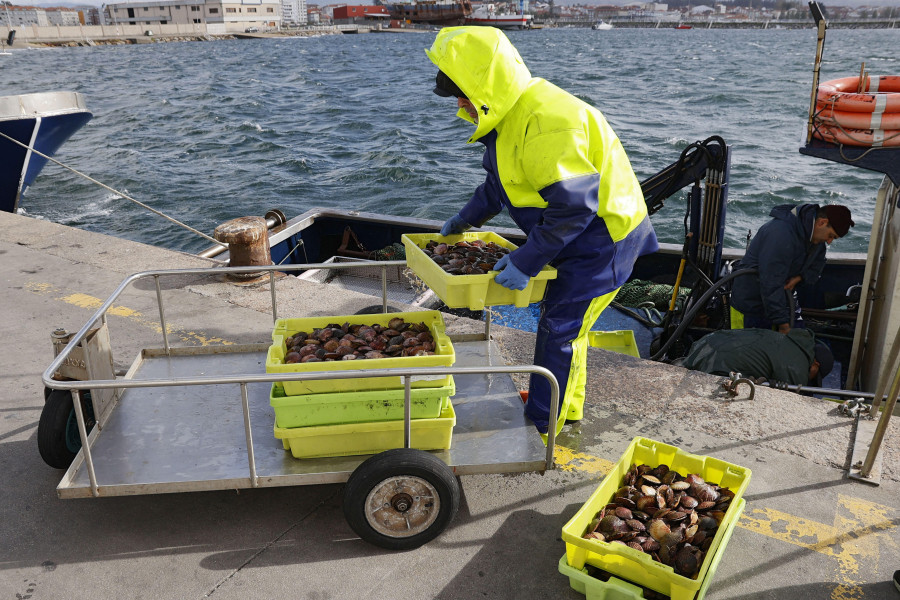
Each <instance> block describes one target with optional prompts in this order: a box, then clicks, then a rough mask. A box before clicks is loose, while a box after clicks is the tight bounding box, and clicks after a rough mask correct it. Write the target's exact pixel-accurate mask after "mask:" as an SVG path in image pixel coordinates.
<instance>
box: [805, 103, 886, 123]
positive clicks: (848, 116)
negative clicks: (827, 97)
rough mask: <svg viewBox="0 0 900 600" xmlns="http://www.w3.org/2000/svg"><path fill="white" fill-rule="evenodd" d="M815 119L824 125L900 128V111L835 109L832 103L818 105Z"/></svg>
mask: <svg viewBox="0 0 900 600" xmlns="http://www.w3.org/2000/svg"><path fill="white" fill-rule="evenodd" d="M815 120H816V122H817V123H820V124H823V125H826V126H827V125H831V126H834V125H840V126H841V127H843V128H845V129H900V112H895V113H881V112H874V113H865V112H848V111H842V110H834V109H833V108H831V105H830V104H829V105H827V106H823V105H821V104H817V105H816V114H815Z"/></svg>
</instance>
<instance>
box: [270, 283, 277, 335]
mask: <svg viewBox="0 0 900 600" xmlns="http://www.w3.org/2000/svg"><path fill="white" fill-rule="evenodd" d="M269 288H270V290H271V291H272V322H273V323H277V322H278V304H277V302H276V300H275V271H269Z"/></svg>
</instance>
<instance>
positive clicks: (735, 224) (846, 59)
mask: <svg viewBox="0 0 900 600" xmlns="http://www.w3.org/2000/svg"><path fill="white" fill-rule="evenodd" d="M434 35H435V34H434V33H433V32H431V33H422V34H368V35H328V36H321V37H313V38H301V37H298V38H277V39H258V40H221V41H214V42H171V43H157V44H143V45H133V46H96V47H81V48H54V49H42V50H20V51H15V52H13V55H12V56H8V57H4V58H5V60H4V61H3V62H2V63H0V95H12V94H21V93H29V92H41V91H50V90H71V91H78V92H81V93H82V94H84V96H85V99H86V102H87V105H88V107H89V108H90V109H91V110H92V111H93V113H94V118H93V120H92V121H91V122H90V123H89V124H88V125H87V126H86V127H84V128H83V129H82V130H80V131H79V132H77V133H76V134H75V135H74V136H73V137H72V138H71V139H70V140H69V141H68V142H67V143H66V144H65V145H64V146H63V147H62V148H61V150H60V151H59V153H58V154H57V158H58V159H59V160H60V161H62V162H63V163H65V164H67V165H69V166H71V167H72V168H75V169H77V170H79V171H82V172H84V173H85V174H87V175H90V176H91V177H93V178H95V179H97V180H99V181H102V182H103V183H105V184H107V185H108V186H110V187H112V188H114V189H116V190H120V191H122V192H124V193H126V194H128V195H130V196H132V197H134V198H135V199H137V200H140V201H141V202H144V203H146V204H149V205H151V206H153V207H154V208H156V209H158V210H160V211H162V212H164V213H166V214H168V215H171V216H172V217H174V218H176V219H179V220H181V221H183V222H185V223H187V224H189V225H191V226H192V227H195V228H197V229H199V230H201V231H204V232H206V233H211V232H212V230H213V229H214V228H215V226H216V225H218V224H219V223H222V222H224V221H227V220H229V219H232V218H235V217H240V216H246V215H262V214H264V213H265V212H266V211H267V210H268V209H270V208H280V209H281V210H283V211H284V212H285V213H286V214H287V215H288V216H294V215H297V214H300V213H301V212H303V211H306V210H308V209H310V208H313V207H329V208H342V209H357V210H363V211H369V212H378V213H388V214H394V215H399V216H413V217H425V218H433V219H446V218H448V217H450V216H451V215H453V214H455V213H456V212H457V210H458V209H459V208H460V207H461V206H462V205H463V203H465V202H466V200H467V199H468V198H469V197H470V194H471V192H472V190H473V189H474V188H475V187H476V186H477V185H478V184H479V183H480V182H481V181H482V179H483V176H484V175H483V170H482V168H481V154H482V147H481V145H480V144H468V145H467V144H466V143H465V142H466V140H467V138H468V137H469V135H470V133H471V129H472V126H471V125H470V124H468V123H466V122H464V121H462V120H460V119H458V118H456V117H455V113H456V107H455V103H454V101H453V99H447V98H440V97H438V96H436V95H434V94H432V93H431V89H432V87H433V86H434V74H435V67H434V66H433V65H432V64H431V63H430V62H429V60H428V59H427V57H426V56H425V53H424V52H423V49H424V48H426V47H428V46H430V44H431V42H432V40H433V38H434ZM509 37H510V39H511V40H512V41H513V43H514V44H515V45H516V47H517V48H518V49H519V52H520V53H521V55H522V57H523V59H524V60H525V63H526V64H527V65H528V66H529V68H530V69H531V72H532V74H533V75H534V76H537V77H543V78H545V79H548V80H550V81H552V82H553V83H555V84H557V85H559V86H560V87H562V88H564V89H566V90H569V91H571V92H572V93H574V94H576V95H577V96H578V97H580V98H582V99H583V100H585V101H587V102H589V103H590V104H592V105H594V106H596V107H597V108H599V109H600V110H601V111H603V113H604V114H605V115H606V118H607V119H608V120H609V122H610V123H611V124H612V126H613V128H614V129H615V131H616V132H617V134H618V135H619V137H620V139H621V140H622V143H623V145H624V147H625V149H626V151H627V152H628V155H629V157H630V158H631V161H632V164H633V166H634V169H635V171H636V173H637V175H638V177H639V178H640V179H644V178H646V177H649V176H650V175H652V174H654V173H656V172H658V171H659V170H661V169H663V168H664V167H666V166H667V165H669V164H670V163H673V162H675V161H676V160H677V159H678V156H679V154H680V153H681V151H682V150H683V149H684V148H685V147H686V146H687V145H688V144H690V143H692V142H695V141H698V140H702V139H705V138H707V137H709V136H711V135H719V136H721V137H723V138H724V139H725V141H726V142H727V143H728V144H730V145H731V148H732V170H731V180H730V186H729V190H728V192H729V195H728V197H729V204H728V208H727V210H728V219H727V223H728V226H727V233H726V245H727V246H729V247H743V246H744V244H745V242H746V237H747V233H748V231H755V230H756V229H757V228H758V227H759V226H760V225H761V224H762V223H764V222H765V221H766V220H767V218H768V217H767V215H768V212H769V210H770V209H771V207H772V206H774V205H777V204H782V203H789V202H817V203H820V204H821V203H840V204H846V205H849V206H850V207H851V208H852V210H853V216H854V219H855V220H856V221H857V224H858V225H857V227H856V228H855V229H854V230H852V233H851V235H849V236H847V237H846V238H845V239H842V240H839V241H838V242H836V243H835V244H834V246H832V248H833V249H835V250H839V251H848V252H864V251H865V250H866V246H867V241H868V232H869V230H870V228H871V221H872V215H873V210H874V198H875V193H876V190H877V188H878V186H879V184H880V182H881V180H882V175H881V174H879V173H874V172H871V171H866V170H862V169H858V168H854V167H851V166H847V165H843V164H836V163H832V162H829V161H824V160H821V159H816V158H812V157H807V156H803V155H801V154H799V152H798V148H799V147H800V146H801V145H802V142H803V140H804V138H805V133H806V127H805V124H806V119H807V111H808V108H809V100H810V90H811V85H812V79H813V64H814V60H815V51H816V33H815V30H814V29H813V28H812V27H810V28H809V29H807V30H717V29H714V30H704V29H692V30H674V29H614V30H611V31H602V32H601V31H592V30H590V29H544V30H538V31H517V32H510V33H509ZM898 47H900V30H848V29H834V30H831V31H829V32H828V39H827V41H826V45H825V58H824V61H823V64H822V69H821V80H822V81H827V80H829V79H835V78H839V77H847V76H851V75H856V74H858V73H859V70H860V63H861V62H865V63H866V68H867V69H868V70H869V72H870V73H871V74H873V75H882V74H884V75H897V74H900V55H898V53H897V51H896V49H897V48H898ZM20 206H21V208H22V209H23V210H24V212H25V213H26V214H28V215H31V216H37V217H42V218H46V219H49V220H52V221H55V222H59V223H63V224H66V225H71V226H75V227H80V228H83V229H87V230H91V231H98V232H103V233H107V234H111V235H114V236H119V237H123V238H128V239H133V240H138V241H141V242H146V243H151V244H156V245H160V246H164V247H168V248H172V249H178V250H185V251H198V250H200V249H203V248H206V247H208V246H209V245H210V244H209V242H208V241H207V240H205V239H203V238H201V237H199V236H197V235H196V234H192V233H190V232H188V231H185V230H184V229H181V228H179V227H177V226H176V225H173V224H171V223H170V222H168V221H166V220H164V219H162V218H160V217H159V216H157V215H154V214H152V213H150V212H148V211H146V210H145V209H143V208H140V207H138V206H136V205H135V204H133V203H131V202H129V201H128V200H125V199H123V198H121V197H118V196H117V195H116V194H114V193H111V192H109V191H107V190H105V189H103V188H101V187H99V186H97V185H95V184H93V183H90V182H89V181H87V180H85V179H83V178H81V177H79V176H78V175H76V174H74V173H72V172H70V171H68V170H65V169H63V168H61V167H59V166H57V165H53V164H48V165H47V167H46V168H45V169H44V171H43V173H42V174H41V175H40V177H39V178H38V179H37V181H36V183H35V184H34V185H33V186H32V187H31V188H30V189H29V190H28V192H27V193H26V195H25V197H24V198H23V200H22V201H21V203H20ZM684 211H685V201H684V194H683V193H681V194H677V195H675V196H673V197H672V198H671V199H670V200H669V201H668V202H667V204H666V207H665V208H664V209H663V210H661V211H660V212H659V213H657V214H656V215H654V217H653V219H652V220H653V225H654V227H655V228H656V231H657V233H658V235H659V237H660V239H661V240H662V241H666V242H672V243H681V242H682V241H683V238H684V230H683V218H684ZM491 225H497V226H513V223H512V222H511V221H510V220H509V219H508V217H506V216H505V215H503V214H501V215H499V216H498V217H496V218H495V219H494V220H493V221H492V222H491Z"/></svg>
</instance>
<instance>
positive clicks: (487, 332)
mask: <svg viewBox="0 0 900 600" xmlns="http://www.w3.org/2000/svg"><path fill="white" fill-rule="evenodd" d="M484 339H485V340H487V341H491V307H490V306H485V307H484Z"/></svg>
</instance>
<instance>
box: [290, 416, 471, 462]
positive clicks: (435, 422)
mask: <svg viewBox="0 0 900 600" xmlns="http://www.w3.org/2000/svg"><path fill="white" fill-rule="evenodd" d="M403 425H404V422H403V420H402V419H401V420H399V421H381V422H379V423H349V424H346V425H322V426H319V427H293V428H289V429H288V428H283V427H275V437H276V438H278V439H280V440H281V442H282V444H284V449H285V450H290V451H291V454H292V455H293V456H294V458H317V457H323V456H355V455H361V454H377V453H378V452H384V451H385V450H390V449H392V448H402V447H403ZM455 425H456V413H455V412H454V411H453V405H452V403H450V402H448V403H447V405H446V406H445V407H444V410H443V411H441V416H440V417H439V418H437V419H415V420H413V421H410V434H409V435H410V440H409V442H410V447H412V448H417V449H419V450H446V449H448V448H450V439H451V437H452V435H453V427H454V426H455Z"/></svg>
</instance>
